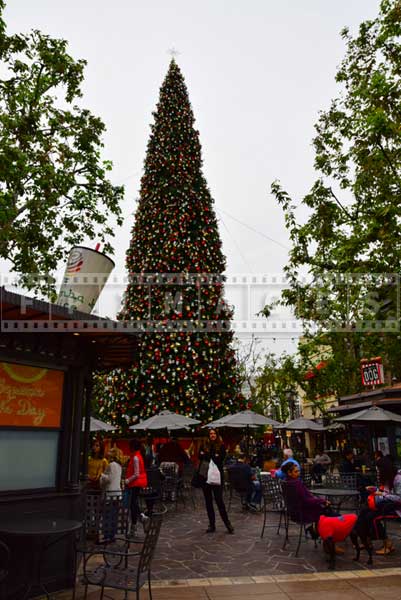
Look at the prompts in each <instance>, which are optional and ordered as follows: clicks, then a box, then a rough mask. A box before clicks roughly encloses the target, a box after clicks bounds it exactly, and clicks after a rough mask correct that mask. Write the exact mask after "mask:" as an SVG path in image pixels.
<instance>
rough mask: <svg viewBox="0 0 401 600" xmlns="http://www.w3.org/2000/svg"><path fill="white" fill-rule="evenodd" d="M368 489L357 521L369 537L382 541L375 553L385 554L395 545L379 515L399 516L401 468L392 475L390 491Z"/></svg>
mask: <svg viewBox="0 0 401 600" xmlns="http://www.w3.org/2000/svg"><path fill="white" fill-rule="evenodd" d="M368 491H369V492H370V496H369V497H368V506H367V507H364V508H362V510H361V511H360V513H359V516H358V522H359V523H360V524H362V525H363V527H364V529H365V530H366V531H368V532H369V537H370V539H373V540H376V539H380V540H382V541H383V546H382V547H381V548H380V549H379V550H376V554H379V555H382V556H385V555H387V554H391V553H393V552H394V551H395V547H394V544H393V542H392V541H391V540H390V539H389V538H388V537H387V535H386V530H385V528H384V527H383V524H382V523H381V521H380V517H383V518H386V517H387V518H392V517H394V518H401V469H400V470H399V471H398V472H397V474H396V475H395V477H394V480H393V485H392V489H391V491H390V492H389V491H387V490H385V489H383V488H381V489H380V488H379V489H375V488H374V486H368ZM376 520H377V521H376Z"/></svg>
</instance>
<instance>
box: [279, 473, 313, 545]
mask: <svg viewBox="0 0 401 600" xmlns="http://www.w3.org/2000/svg"><path fill="white" fill-rule="evenodd" d="M281 488H282V491H283V499H284V505H285V511H284V513H285V518H284V526H285V539H284V544H283V550H285V548H286V546H287V544H288V543H289V541H290V540H289V535H288V531H289V525H290V521H292V522H293V523H296V524H297V525H299V533H298V545H297V549H296V551H295V556H296V557H297V556H298V552H299V548H300V547H301V542H302V534H303V533H305V537H306V526H307V525H311V522H310V521H305V519H304V516H303V514H302V508H300V507H299V500H298V497H297V496H296V493H295V490H294V489H293V488H292V487H291V486H290V485H289V484H288V483H287V482H285V481H282V482H281ZM314 543H315V548H317V543H316V538H314Z"/></svg>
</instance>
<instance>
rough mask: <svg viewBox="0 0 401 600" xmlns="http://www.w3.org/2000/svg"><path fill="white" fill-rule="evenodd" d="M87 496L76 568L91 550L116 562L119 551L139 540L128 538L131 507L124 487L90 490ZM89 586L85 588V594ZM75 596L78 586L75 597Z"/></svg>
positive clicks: (111, 561)
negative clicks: (126, 503)
mask: <svg viewBox="0 0 401 600" xmlns="http://www.w3.org/2000/svg"><path fill="white" fill-rule="evenodd" d="M84 498H85V500H84V501H85V509H84V520H83V528H82V530H81V534H80V539H79V540H78V541H77V542H76V544H75V556H76V560H75V571H76V573H77V572H78V568H79V563H80V561H81V559H83V563H84V568H85V561H86V557H87V556H89V555H90V554H91V553H100V554H102V556H103V560H104V562H105V563H106V564H110V565H116V563H120V562H121V557H119V556H118V555H116V554H115V551H118V550H125V549H127V548H129V546H130V544H132V543H136V542H135V540H129V539H128V537H127V536H128V526H129V507H128V506H126V505H125V503H124V500H123V496H122V491H121V490H115V491H114V492H111V491H109V492H100V491H87V492H86V495H85V496H84ZM86 592H87V590H86V589H85V594H86ZM74 599H75V587H74V591H73V600H74Z"/></svg>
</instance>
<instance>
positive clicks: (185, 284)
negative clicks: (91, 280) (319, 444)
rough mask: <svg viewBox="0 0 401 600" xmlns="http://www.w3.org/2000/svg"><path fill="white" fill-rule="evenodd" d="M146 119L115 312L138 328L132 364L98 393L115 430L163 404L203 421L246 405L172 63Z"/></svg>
mask: <svg viewBox="0 0 401 600" xmlns="http://www.w3.org/2000/svg"><path fill="white" fill-rule="evenodd" d="M154 118H155V121H154V124H153V125H152V133H151V136H150V139H149V143H148V150H147V156H146V159H145V172H144V175H143V177H142V182H141V191H140V200H139V204H138V208H137V212H136V218H135V224H134V227H133V231H132V240H131V245H130V247H129V249H128V251H127V263H126V264H127V270H128V272H129V274H130V279H129V284H128V287H127V290H126V292H125V296H124V301H123V307H122V310H121V313H120V315H119V318H120V319H123V320H130V321H132V320H134V321H137V322H138V324H140V325H141V326H142V327H143V329H142V331H146V333H141V334H139V336H140V337H139V349H138V354H137V356H136V357H135V360H134V362H133V364H132V367H131V368H130V369H127V370H119V371H115V372H113V373H110V374H108V375H106V376H104V377H103V378H102V388H103V385H104V383H106V390H105V389H104V388H103V389H102V393H100V390H99V389H98V394H97V396H98V398H99V400H98V405H99V414H100V415H102V416H103V417H109V418H110V419H111V420H112V421H113V422H115V423H116V424H118V425H119V426H120V427H121V428H125V427H126V426H127V424H129V423H130V422H133V421H135V420H136V419H143V418H147V417H149V416H151V415H152V414H155V413H157V412H159V411H160V410H162V409H165V408H167V409H169V410H172V411H175V412H180V413H183V414H186V415H188V416H191V417H194V418H199V419H200V420H202V421H203V422H205V421H208V420H210V419H211V418H218V417H219V416H222V415H223V414H227V413H229V412H233V411H235V410H240V409H242V408H245V406H244V399H243V397H242V395H241V394H240V389H239V388H240V383H239V376H238V367H237V362H236V355H235V351H234V349H233V348H232V338H233V333H232V331H231V330H230V320H231V318H232V311H231V308H230V307H229V306H228V305H227V304H226V302H225V301H224V298H223V292H224V286H223V284H224V276H222V275H221V274H222V273H223V271H224V269H225V258H224V256H223V253H222V249H221V240H220V237H219V231H218V225H217V220H216V215H215V213H214V208H213V200H212V198H211V195H210V192H209V190H208V187H207V183H206V180H205V178H204V176H203V174H202V157H201V145H200V142H199V133H198V132H197V131H196V130H195V128H194V116H193V112H192V108H191V105H190V102H189V98H188V92H187V88H186V85H185V81H184V78H183V76H182V74H181V71H180V69H179V67H178V65H177V64H176V62H175V61H174V60H172V61H171V64H170V68H169V70H168V73H167V76H166V78H165V81H164V83H163V85H162V87H161V90H160V100H159V103H158V105H157V110H156V112H155V113H154Z"/></svg>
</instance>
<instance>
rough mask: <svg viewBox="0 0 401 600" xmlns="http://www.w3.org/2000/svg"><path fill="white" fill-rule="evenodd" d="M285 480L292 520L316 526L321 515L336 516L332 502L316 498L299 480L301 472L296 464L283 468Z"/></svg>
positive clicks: (288, 464) (289, 464)
mask: <svg viewBox="0 0 401 600" xmlns="http://www.w3.org/2000/svg"><path fill="white" fill-rule="evenodd" d="M282 471H283V473H284V474H285V476H286V479H285V496H286V501H287V506H288V511H289V514H290V518H291V519H294V521H297V522H300V521H302V522H303V523H305V524H306V523H313V524H316V523H317V522H318V521H319V517H320V515H323V514H324V515H326V516H335V514H334V512H333V510H332V509H331V507H330V502H327V501H326V500H323V499H322V498H318V497H317V496H314V495H313V494H312V493H311V492H310V491H309V490H308V488H307V487H306V486H305V484H304V482H303V481H302V480H301V479H300V478H299V475H300V470H299V468H298V467H297V465H296V464H295V463H287V464H286V465H283V466H282Z"/></svg>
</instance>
